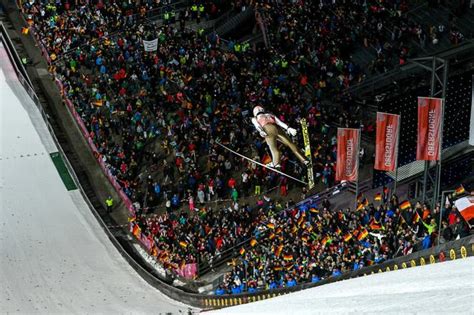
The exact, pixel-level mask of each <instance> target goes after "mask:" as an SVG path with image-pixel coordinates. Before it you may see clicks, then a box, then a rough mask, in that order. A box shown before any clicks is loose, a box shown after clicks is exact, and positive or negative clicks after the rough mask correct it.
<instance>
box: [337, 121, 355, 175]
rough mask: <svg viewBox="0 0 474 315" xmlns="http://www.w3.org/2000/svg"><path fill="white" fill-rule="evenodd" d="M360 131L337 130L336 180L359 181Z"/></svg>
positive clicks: (349, 129)
mask: <svg viewBox="0 0 474 315" xmlns="http://www.w3.org/2000/svg"><path fill="white" fill-rule="evenodd" d="M359 140H360V129H351V128H338V129H337V163H336V180H347V181H357V177H358V175H359V174H358V173H359Z"/></svg>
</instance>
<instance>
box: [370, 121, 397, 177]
mask: <svg viewBox="0 0 474 315" xmlns="http://www.w3.org/2000/svg"><path fill="white" fill-rule="evenodd" d="M399 128H400V115H395V114H387V113H377V135H376V139H375V165H374V168H375V169H376V170H379V171H387V172H393V171H395V169H396V168H397V155H398V135H399V132H398V131H399Z"/></svg>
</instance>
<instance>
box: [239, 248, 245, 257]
mask: <svg viewBox="0 0 474 315" xmlns="http://www.w3.org/2000/svg"><path fill="white" fill-rule="evenodd" d="M239 254H240V255H244V254H245V248H243V247H242V248H241V249H240V250H239Z"/></svg>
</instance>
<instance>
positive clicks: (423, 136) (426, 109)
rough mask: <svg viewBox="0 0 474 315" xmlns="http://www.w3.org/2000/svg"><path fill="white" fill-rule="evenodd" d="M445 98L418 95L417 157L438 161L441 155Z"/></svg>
mask: <svg viewBox="0 0 474 315" xmlns="http://www.w3.org/2000/svg"><path fill="white" fill-rule="evenodd" d="M442 112H443V99H441V98H432V97H418V142H417V146H416V159H417V160H424V161H438V160H439V157H440V151H441V148H440V143H441V142H440V139H441V132H442V130H441V120H442V119H443V118H442V117H441V116H442Z"/></svg>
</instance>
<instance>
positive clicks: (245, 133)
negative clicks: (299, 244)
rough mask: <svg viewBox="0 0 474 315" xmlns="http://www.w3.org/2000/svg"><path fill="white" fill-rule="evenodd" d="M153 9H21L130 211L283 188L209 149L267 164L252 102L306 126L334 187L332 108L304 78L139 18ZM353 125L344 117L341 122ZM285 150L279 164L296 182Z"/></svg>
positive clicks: (321, 170)
mask: <svg viewBox="0 0 474 315" xmlns="http://www.w3.org/2000/svg"><path fill="white" fill-rule="evenodd" d="M153 3H154V2H152V3H148V2H145V3H144V5H143V6H138V7H133V5H131V4H126V3H124V4H123V5H122V6H120V5H119V4H117V3H115V2H113V3H111V4H110V5H109V4H108V3H106V2H100V5H99V4H93V3H92V2H89V3H87V4H82V5H73V4H69V3H68V2H65V1H59V2H55V3H54V4H52V3H48V4H47V5H46V4H42V3H41V2H39V3H38V2H33V3H30V2H25V4H24V8H25V10H26V13H27V16H28V17H29V18H31V19H32V20H34V26H35V27H36V29H37V31H38V34H39V35H40V37H41V40H42V42H43V43H44V45H45V47H46V49H47V50H48V52H49V53H50V57H51V60H53V61H54V70H55V74H56V76H57V77H59V78H60V79H61V80H62V81H63V83H64V86H65V90H64V92H65V93H66V95H67V97H68V98H69V99H71V100H72V102H73V104H74V105H75V107H76V110H77V111H78V113H79V114H80V115H81V117H82V119H83V121H84V124H85V125H86V127H87V128H88V129H89V130H90V136H91V138H92V139H93V141H94V143H95V145H96V146H97V147H98V149H99V152H100V153H101V156H102V158H103V160H104V161H105V162H106V164H107V165H108V166H109V168H110V170H111V171H112V173H113V174H114V175H115V176H116V177H117V179H118V181H119V182H120V183H121V186H122V187H123V189H124V191H125V193H126V194H127V195H128V196H129V197H130V198H131V199H132V201H134V202H135V203H136V204H137V205H139V207H138V208H140V209H141V208H144V207H145V206H146V207H147V208H148V209H150V208H151V209H153V207H156V206H157V205H158V204H160V202H161V201H163V202H164V201H167V200H168V201H171V197H172V196H173V195H175V194H176V195H177V197H178V199H179V201H180V202H182V201H189V199H190V197H191V199H192V201H193V203H194V207H193V208H198V207H197V206H196V205H197V204H203V203H204V202H207V201H210V200H215V199H224V198H231V197H232V198H233V199H236V195H240V196H242V195H250V194H257V195H258V194H260V193H262V192H264V191H265V190H267V189H270V188H273V187H275V186H279V185H282V186H284V187H287V185H291V184H290V183H287V182H285V180H283V179H282V178H280V177H279V176H276V175H275V174H273V173H270V174H269V173H268V172H266V171H265V170H262V169H260V168H256V167H255V165H252V164H249V163H243V162H242V161H241V160H240V159H236V158H235V157H234V156H232V155H231V154H229V153H228V152H225V151H223V149H221V148H220V147H218V146H216V144H215V141H216V140H220V141H222V142H223V143H227V144H228V145H229V146H230V147H232V148H236V149H237V150H238V151H241V152H242V151H245V152H246V154H247V155H249V156H251V157H254V158H257V159H259V160H261V161H265V160H267V159H268V155H269V152H268V149H267V146H266V145H264V143H262V139H259V138H258V135H256V134H255V133H254V131H253V130H252V127H251V124H250V123H245V121H246V120H249V111H248V110H249V109H250V108H251V107H253V106H254V105H256V104H260V105H263V106H265V108H268V109H270V110H271V111H273V112H275V113H278V115H279V116H280V117H281V119H282V120H284V121H287V122H291V123H292V124H296V121H298V120H299V118H302V117H306V118H307V119H308V122H309V127H310V134H312V135H313V137H312V139H311V140H312V142H313V143H314V144H316V143H317V145H316V146H315V149H314V150H313V152H314V155H315V157H314V164H315V167H316V173H318V174H319V175H320V176H319V177H320V178H321V180H322V181H323V182H324V183H325V184H326V185H331V184H332V182H333V173H334V172H333V167H334V161H335V154H334V150H335V138H334V137H332V136H331V135H330V129H329V125H328V124H326V122H329V121H334V120H335V121H338V118H339V115H340V113H339V112H337V111H336V110H332V109H331V110H324V109H323V108H322V105H321V103H320V100H319V99H318V98H314V97H312V96H310V95H308V94H307V93H305V90H304V85H305V84H304V82H303V81H304V80H303V79H302V78H300V77H299V75H293V74H291V73H290V70H289V68H288V64H284V63H279V62H275V60H274V54H273V51H271V50H266V49H263V48H261V49H257V50H255V51H254V50H252V49H249V47H248V46H244V45H243V46H242V49H241V50H239V51H235V49H234V48H235V47H233V46H232V47H230V48H231V49H233V50H234V51H231V52H229V51H228V50H226V49H221V48H219V38H218V37H217V36H209V37H207V36H204V35H203V34H202V33H199V32H195V31H192V30H189V29H187V28H183V27H181V26H180V25H178V24H175V25H165V26H157V25H155V24H153V23H147V22H143V20H140V16H141V15H145V14H146V12H147V10H150V9H152V5H153ZM145 4H146V5H145ZM150 6H151V7H150ZM114 31H116V32H115V33H114ZM153 38H158V40H159V44H158V46H159V48H158V51H157V52H153V53H147V52H144V51H143V45H142V40H143V39H153ZM349 120H350V117H349V116H348V114H347V113H344V114H343V115H340V120H339V122H340V123H342V124H344V123H347V122H348V121H349ZM242 122H244V123H242ZM296 127H297V126H296ZM299 140H300V143H301V139H299ZM284 155H285V156H284V158H283V161H284V162H283V165H282V169H283V170H284V171H290V172H292V173H293V174H296V175H297V176H300V175H302V169H300V168H298V166H296V165H294V164H293V163H291V161H290V159H289V158H291V155H288V154H286V152H284ZM160 174H165V175H166V176H160ZM282 182H283V184H282ZM213 198H214V199H213ZM140 209H137V210H139V212H140Z"/></svg>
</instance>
